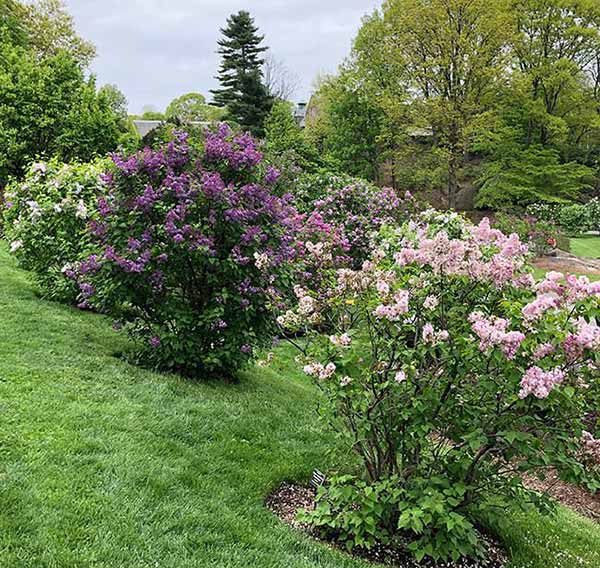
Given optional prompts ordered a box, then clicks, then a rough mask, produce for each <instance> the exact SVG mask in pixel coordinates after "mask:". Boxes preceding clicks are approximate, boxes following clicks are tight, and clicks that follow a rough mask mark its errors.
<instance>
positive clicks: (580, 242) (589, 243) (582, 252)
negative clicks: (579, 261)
mask: <svg viewBox="0 0 600 568" xmlns="http://www.w3.org/2000/svg"><path fill="white" fill-rule="evenodd" d="M569 240H570V242H571V252H572V253H573V254H575V255H577V256H582V257H585V258H600V237H591V236H590V237H577V238H572V239H569Z"/></svg>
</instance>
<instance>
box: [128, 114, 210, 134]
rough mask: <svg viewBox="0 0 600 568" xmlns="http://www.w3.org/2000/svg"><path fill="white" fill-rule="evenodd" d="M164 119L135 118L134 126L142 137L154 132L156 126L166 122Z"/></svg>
mask: <svg viewBox="0 0 600 568" xmlns="http://www.w3.org/2000/svg"><path fill="white" fill-rule="evenodd" d="M164 122H165V121H164V120H143V119H141V118H140V119H138V118H136V119H134V120H133V126H135V129H136V130H137V133H138V134H139V135H140V137H142V138H143V137H144V136H146V134H148V133H149V132H152V131H153V130H154V129H155V128H158V127H159V126H160V125H161V124H164ZM190 124H192V125H193V126H210V124H211V123H210V122H198V121H192V122H191V123H190Z"/></svg>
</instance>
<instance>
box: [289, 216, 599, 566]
mask: <svg viewBox="0 0 600 568" xmlns="http://www.w3.org/2000/svg"><path fill="white" fill-rule="evenodd" d="M527 255H528V250H527V247H526V246H525V245H524V244H523V243H521V241H520V240H519V238H518V237H517V236H516V235H504V234H503V233H501V232H500V231H498V230H495V229H493V228H491V227H490V225H489V222H488V221H487V220H483V221H482V222H481V223H480V224H479V225H477V226H474V225H471V224H469V223H468V222H466V221H464V220H462V219H460V218H458V217H457V216H455V215H454V214H450V215H447V214H438V213H437V212H431V211H428V212H425V213H424V214H423V215H421V216H419V217H417V218H416V219H414V220H413V221H411V222H409V223H408V224H406V225H405V226H404V227H403V228H401V229H394V228H389V227H388V228H386V229H384V230H383V232H382V234H381V237H380V239H379V248H378V249H377V250H375V251H374V253H373V255H372V258H371V259H370V260H368V261H366V262H364V263H363V265H362V266H361V267H360V268H358V269H354V270H352V269H348V268H344V269H340V270H337V271H330V272H329V274H328V278H327V279H326V288H327V291H328V292H327V293H326V294H322V293H321V292H320V291H319V290H315V289H312V288H311V287H310V286H308V285H305V286H300V287H297V288H296V289H295V294H296V296H297V308H296V309H294V310H290V311H288V312H287V313H286V314H284V315H282V316H281V317H280V318H279V323H280V324H281V325H282V327H283V328H284V329H286V330H287V331H288V332H289V333H297V332H298V331H300V330H302V331H304V332H305V333H306V334H307V337H308V340H307V343H306V344H305V345H301V346H300V347H301V348H302V359H303V365H304V370H305V372H306V373H307V374H308V375H310V376H311V377H314V379H315V381H316V383H317V384H318V385H319V387H320V388H321V389H322V390H323V392H324V393H325V395H326V400H327V405H326V412H325V415H326V416H327V418H328V419H329V421H330V423H331V425H332V426H333V427H334V428H335V429H336V430H337V431H338V432H339V433H340V434H342V435H343V436H344V438H345V439H346V440H347V443H348V449H349V450H352V451H353V452H354V453H355V454H356V456H357V458H358V467H357V469H356V470H355V471H354V472H352V473H350V474H349V475H344V476H341V477H333V479H331V480H330V485H329V486H328V487H326V488H323V489H322V490H321V492H320V494H319V504H318V506H317V508H316V510H315V511H314V512H313V513H309V514H307V516H306V520H308V521H310V522H312V523H313V524H315V525H316V526H317V527H320V528H322V529H323V530H324V531H330V530H334V531H337V532H338V534H342V535H343V536H342V538H343V539H346V540H347V542H348V543H349V545H350V546H366V547H369V546H372V545H374V544H375V542H376V541H377V540H379V541H380V540H383V541H384V542H388V541H391V540H393V539H395V538H397V537H398V536H402V538H403V539H408V540H409V541H410V545H409V549H410V550H411V551H412V552H413V553H414V554H415V555H416V556H417V557H421V556H423V555H430V556H433V557H435V558H448V557H454V558H456V557H458V556H469V555H475V554H477V553H478V552H481V548H480V547H479V545H478V543H479V540H478V538H477V533H476V531H475V528H474V526H475V519H476V518H478V516H479V515H480V514H481V513H482V512H486V514H493V512H494V511H495V510H498V509H497V507H504V506H507V505H508V504H509V503H511V502H513V501H514V500H516V501H517V502H520V503H524V502H525V501H527V500H532V501H534V502H536V503H540V501H539V499H537V498H536V497H534V496H532V495H531V494H529V493H528V491H527V490H526V489H525V488H524V487H523V485H522V484H521V481H520V479H521V474H522V472H541V471H543V469H544V468H545V467H550V466H553V467H556V468H558V471H559V472H560V474H561V475H562V476H563V477H564V478H565V479H568V480H571V481H578V482H580V483H584V484H586V485H587V486H588V487H589V488H590V489H591V490H595V489H598V488H600V478H599V477H598V471H597V470H590V469H589V468H587V469H586V468H585V467H584V462H583V461H582V457H581V440H582V436H583V439H584V441H585V448H586V449H587V451H588V453H589V452H592V453H593V452H595V451H596V450H595V448H597V445H596V442H594V440H595V438H594V436H593V435H592V434H589V435H588V434H584V431H588V432H589V427H587V426H586V423H585V422H584V419H585V414H586V410H589V409H591V408H592V409H593V408H597V407H598V403H599V402H600V380H599V371H598V365H599V363H600V358H599V352H600V349H599V348H600V328H599V327H598V324H597V321H596V317H597V315H598V314H599V313H600V284H598V283H591V282H590V281H589V280H588V279H587V278H585V277H579V278H577V277H573V276H564V275H562V274H558V273H550V274H548V276H547V277H546V278H545V279H544V280H542V281H541V282H539V283H535V282H534V280H533V278H532V277H531V275H530V272H529V268H528V264H527V258H528V256H527ZM323 326H326V327H327V329H330V330H331V331H330V332H329V333H330V337H327V336H325V337H324V336H323V335H322V334H321V333H319V330H320V329H322V328H323ZM315 328H316V330H317V331H312V330H313V329H315ZM342 338H344V340H343V341H342ZM590 436H591V437H590ZM367 487H368V488H369V489H368V491H369V492H370V494H371V495H378V498H377V499H378V501H377V502H378V509H377V511H376V510H375V509H373V507H367V506H365V507H364V508H362V507H360V506H357V503H360V500H361V499H362V498H363V497H364V496H365V494H366V493H365V492H366V491H367ZM344 495H345V496H346V497H345V498H344V497H343V496H344ZM348 527H353V528H352V530H350V529H349V528H348ZM364 527H372V531H368V530H365V528H364Z"/></svg>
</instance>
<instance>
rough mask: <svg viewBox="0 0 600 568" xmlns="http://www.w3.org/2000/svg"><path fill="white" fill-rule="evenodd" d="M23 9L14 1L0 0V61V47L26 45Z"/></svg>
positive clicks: (0, 50)
mask: <svg viewBox="0 0 600 568" xmlns="http://www.w3.org/2000/svg"><path fill="white" fill-rule="evenodd" d="M24 19H25V8H24V6H23V5H22V4H20V3H19V2H17V1H16V0H0V59H1V58H2V48H1V46H8V45H21V46H24V45H26V44H27V41H28V38H27V32H26V30H25V26H24Z"/></svg>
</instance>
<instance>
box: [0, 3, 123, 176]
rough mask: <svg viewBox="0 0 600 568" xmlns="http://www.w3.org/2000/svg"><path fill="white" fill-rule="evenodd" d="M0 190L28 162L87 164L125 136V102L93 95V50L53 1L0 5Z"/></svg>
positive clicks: (110, 93)
mask: <svg viewBox="0 0 600 568" xmlns="http://www.w3.org/2000/svg"><path fill="white" fill-rule="evenodd" d="M0 36H1V37H2V42H0V60H1V61H2V65H1V66H0V187H2V186H3V185H5V183H6V180H7V179H8V177H9V176H14V175H20V174H21V173H22V172H23V171H24V168H25V167H26V165H27V164H28V162H30V161H31V160H34V159H36V158H38V157H51V156H57V157H59V158H60V159H62V160H64V161H70V160H73V159H76V158H77V159H82V160H89V159H91V158H92V157H94V156H97V155H103V154H106V153H107V152H109V151H112V150H115V149H116V148H117V146H118V145H119V143H121V142H124V141H125V140H126V139H127V138H129V137H131V136H132V133H131V130H130V125H129V120H128V118H127V115H126V100H125V98H124V96H123V95H122V93H120V91H118V89H116V87H114V86H112V87H111V86H106V87H104V88H103V89H101V90H100V91H98V90H97V88H96V81H95V78H94V77H93V76H90V77H86V74H85V68H86V67H87V65H88V64H89V62H90V61H91V59H92V57H93V56H94V53H95V49H94V46H93V45H92V44H90V43H89V42H87V41H85V40H83V39H82V38H80V37H79V36H78V35H77V34H76V32H75V30H74V27H73V21H72V18H71V17H70V16H69V14H68V13H67V12H66V11H65V9H64V6H63V4H62V3H61V2H59V1H58V0H40V1H39V2H35V3H32V4H24V3H19V2H16V1H13V0H0Z"/></svg>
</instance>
